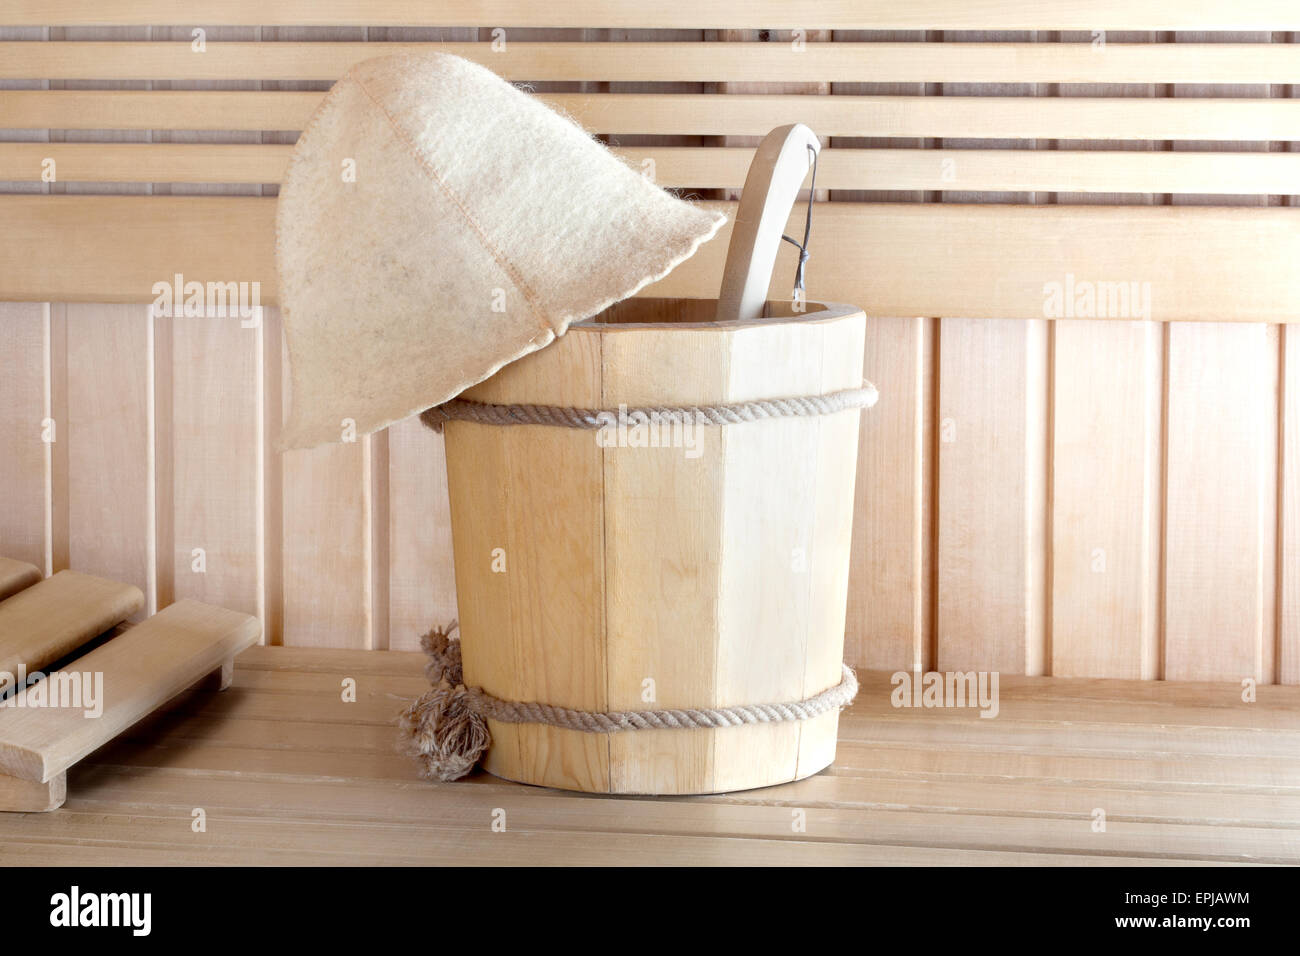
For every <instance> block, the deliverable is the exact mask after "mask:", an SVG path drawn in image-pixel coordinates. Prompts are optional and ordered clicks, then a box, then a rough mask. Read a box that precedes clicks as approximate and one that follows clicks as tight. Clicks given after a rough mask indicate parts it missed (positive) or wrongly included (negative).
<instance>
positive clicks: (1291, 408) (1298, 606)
mask: <svg viewBox="0 0 1300 956" xmlns="http://www.w3.org/2000/svg"><path fill="white" fill-rule="evenodd" d="M1281 335H1282V350H1283V352H1282V356H1283V358H1282V361H1283V364H1282V368H1283V371H1284V374H1283V375H1282V380H1281V390H1282V401H1281V414H1282V421H1281V429H1282V450H1281V454H1282V466H1281V476H1282V489H1281V498H1280V500H1281V508H1282V520H1281V522H1280V528H1279V530H1278V533H1279V534H1280V535H1281V544H1280V547H1279V549H1278V554H1279V560H1280V573H1279V575H1278V581H1279V594H1278V601H1279V605H1280V614H1279V620H1278V627H1279V634H1278V663H1277V680H1278V682H1279V683H1282V684H1300V335H1297V334H1296V333H1294V332H1292V331H1291V330H1290V329H1289V328H1287V327H1285V326H1284V327H1283V328H1282V330H1281Z"/></svg>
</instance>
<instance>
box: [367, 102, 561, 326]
mask: <svg viewBox="0 0 1300 956" xmlns="http://www.w3.org/2000/svg"><path fill="white" fill-rule="evenodd" d="M353 79H354V80H355V81H356V84H357V86H358V87H360V88H361V92H363V93H365V94H366V96H367V97H368V98H369V100H370V102H372V103H374V104H375V106H376V107H377V108H378V109H379V112H381V113H383V114H384V118H385V119H386V120H388V125H389V126H391V127H392V129H393V132H394V133H395V134H396V135H397V138H398V139H400V140H401V141H402V144H403V145H404V146H406V148H407V150H409V151H410V153H411V155H412V156H413V157H414V158H415V161H416V162H417V163H419V165H420V168H421V169H423V170H424V171H425V172H426V173H428V175H429V178H430V179H432V180H433V181H434V182H435V183H437V184H438V188H439V189H441V190H442V192H443V195H445V196H446V197H447V199H448V201H449V202H451V204H452V205H453V206H455V207H456V208H457V209H458V210H460V214H461V215H462V216H464V217H465V221H466V222H468V223H469V225H470V228H471V229H473V230H474V232H475V234H477V235H478V238H479V242H481V243H482V244H483V248H484V249H485V250H487V253H488V255H490V256H491V257H492V261H493V262H495V263H496V264H497V265H498V266H499V267H500V268H501V270H502V271H503V272H505V274H506V275H507V276H508V277H509V278H510V281H511V282H513V283H514V284H515V288H517V289H518V290H519V292H520V294H521V295H523V297H524V300H525V301H526V302H527V303H528V305H529V306H530V307H531V308H532V310H533V313H534V316H535V317H536V318H537V319H538V320H539V321H540V323H541V326H542V328H543V330H545V331H547V332H554V331H555V330H554V329H552V328H551V326H550V324H549V323H548V322H547V321H546V318H545V316H544V315H543V314H542V309H541V306H540V305H539V303H538V301H537V296H536V295H535V294H534V293H533V290H532V289H530V288H529V287H528V283H526V282H525V281H524V278H523V275H522V274H521V273H520V272H519V270H518V269H517V268H516V267H515V265H514V263H512V262H511V261H510V260H509V259H507V258H506V256H505V254H504V253H503V252H501V250H499V249H498V248H497V247H496V246H495V245H493V244H492V241H491V240H490V239H488V237H487V233H486V232H484V231H483V227H482V226H481V225H480V224H479V222H478V220H477V219H475V218H474V216H473V215H472V214H471V213H470V211H469V209H468V208H467V207H466V206H465V204H464V203H462V202H461V201H460V199H459V198H457V196H456V194H455V193H453V192H452V191H451V188H450V187H449V186H448V185H447V183H446V182H445V181H444V180H443V178H442V176H440V175H439V174H438V170H436V169H435V168H434V166H433V164H432V163H431V162H429V160H428V158H427V157H426V156H425V155H424V154H423V153H422V152H421V151H420V149H419V148H418V147H417V146H416V145H415V143H413V142H411V138H410V137H409V136H407V135H406V131H405V130H403V129H402V128H401V126H399V125H398V123H397V120H396V119H395V118H394V117H393V114H392V113H390V112H389V111H388V108H387V107H386V106H384V104H383V103H381V102H380V101H379V100H378V99H377V98H376V97H375V95H374V94H373V93H371V92H370V90H369V89H368V88H367V87H366V84H365V83H363V82H361V80H360V79H359V78H357V77H353Z"/></svg>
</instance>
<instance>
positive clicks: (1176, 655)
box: [1164, 322, 1277, 680]
mask: <svg viewBox="0 0 1300 956" xmlns="http://www.w3.org/2000/svg"><path fill="white" fill-rule="evenodd" d="M1168 335H1169V370H1168V376H1169V398H1168V401H1169V410H1168V417H1169V431H1168V451H1167V456H1168V477H1167V487H1166V495H1167V516H1166V525H1167V528H1166V539H1165V567H1166V572H1165V574H1166V590H1165V608H1166V610H1165V620H1166V631H1165V649H1164V653H1165V661H1164V677H1165V678H1167V679H1168V680H1240V679H1241V678H1243V677H1255V678H1258V679H1261V680H1271V679H1272V677H1271V674H1270V673H1269V672H1268V669H1271V660H1270V661H1265V655H1264V650H1265V649H1264V643H1265V640H1266V638H1268V639H1271V636H1272V624H1271V621H1270V619H1269V616H1268V614H1267V612H1266V608H1265V596H1264V591H1265V587H1266V573H1267V566H1271V561H1270V559H1269V557H1268V555H1266V553H1265V551H1266V550H1267V548H1268V542H1269V540H1270V539H1271V535H1270V534H1269V533H1268V532H1267V530H1266V528H1265V525H1266V523H1267V522H1271V521H1272V518H1273V514H1272V511H1273V509H1272V501H1271V500H1270V489H1271V488H1272V487H1273V485H1272V482H1271V475H1270V473H1271V471H1272V469H1274V468H1275V467H1276V460H1275V457H1274V456H1275V452H1276V430H1275V429H1276V419H1275V414H1276V407H1277V406H1276V394H1275V391H1276V375H1275V372H1274V370H1275V369H1276V367H1277V363H1276V354H1275V353H1274V352H1273V348H1272V342H1271V337H1270V335H1269V334H1268V330H1267V328H1266V327H1265V326H1263V325H1249V326H1243V325H1230V324H1227V323H1215V324H1207V325H1196V326H1192V325H1189V324H1187V323H1182V322H1175V323H1172V324H1171V325H1170V326H1169V327H1168ZM1268 656H1269V657H1270V658H1271V656H1272V655H1271V654H1270V655H1268ZM1266 668H1267V669H1266Z"/></svg>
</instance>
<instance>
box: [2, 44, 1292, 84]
mask: <svg viewBox="0 0 1300 956" xmlns="http://www.w3.org/2000/svg"><path fill="white" fill-rule="evenodd" d="M379 32H390V33H391V32H398V31H379V30H374V31H371V34H372V35H371V36H370V40H369V42H348V41H333V42H303V41H299V42H294V41H286V40H281V41H278V42H276V43H275V44H274V45H268V44H262V43H257V42H240V41H236V40H222V41H221V42H212V43H210V44H209V45H208V47H207V51H206V52H205V53H204V54H203V55H202V56H196V55H194V51H193V50H192V49H191V46H190V42H189V41H188V39H187V40H186V41H185V42H179V43H176V42H166V41H165V40H161V39H159V38H155V42H152V43H149V44H148V45H142V44H139V43H114V42H95V41H79V42H75V43H68V42H51V43H31V42H26V41H18V42H15V41H9V42H6V41H3V40H0V80H4V79H28V78H32V77H52V78H58V79H61V80H218V81H222V80H225V81H236V80H271V81H294V80H326V81H328V80H337V79H338V78H339V77H340V76H342V75H343V74H344V73H346V72H347V71H348V69H349V68H351V67H352V66H353V65H355V64H356V63H359V62H361V61H362V60H365V59H368V58H370V57H374V56H382V55H386V54H397V53H419V52H433V53H449V54H451V55H453V56H459V57H463V58H465V59H468V60H471V61H473V62H475V63H479V64H481V65H483V66H486V67H487V68H489V69H491V70H493V71H494V72H496V73H498V74H500V75H501V76H503V77H505V78H506V79H509V80H515V81H524V82H527V81H538V80H544V81H556V80H559V81H564V80H570V81H603V82H608V83H665V82H684V83H707V82H711V81H718V82H733V83H757V84H763V85H764V86H765V87H770V86H773V85H778V84H783V83H816V84H822V83H1294V82H1296V81H1297V80H1298V79H1300V53H1297V51H1296V50H1295V49H1294V48H1292V47H1291V46H1289V45H1287V44H1269V43H1199V44H1198V43H1179V44H1177V45H1171V44H1163V43H1149V42H1131V41H1127V40H1125V38H1124V37H1123V36H1120V35H1111V36H1110V37H1109V39H1110V40H1111V41H1112V43H1111V45H1109V46H1107V47H1106V49H1105V55H1099V54H1098V51H1096V50H1095V49H1093V46H1092V43H1091V37H1090V35H1088V34H1085V35H1084V36H1082V37H1081V38H1079V39H1078V40H1076V41H1075V42H1068V43H1054V44H1051V45H1050V46H1049V45H1044V44H1034V43H972V42H963V43H923V42H904V43H893V42H886V41H877V42H869V43H862V42H853V41H852V39H850V38H848V35H847V32H846V31H838V32H837V34H836V37H835V42H834V43H829V42H824V40H825V39H826V38H825V37H824V36H822V35H819V32H818V31H813V33H812V35H808V36H806V37H805V40H806V42H807V44H808V45H807V47H806V48H804V49H803V50H801V51H798V52H797V53H796V52H795V51H794V50H793V49H792V47H791V45H790V41H789V39H787V38H784V37H783V38H782V39H781V40H780V41H778V42H770V41H771V40H773V39H776V38H775V37H769V40H768V41H763V42H756V41H755V40H753V39H750V40H749V42H744V39H745V38H747V37H752V34H754V33H756V32H757V31H750V30H746V31H726V33H727V34H728V37H727V40H728V42H725V43H719V42H708V43H700V42H673V41H672V40H655V41H651V42H638V41H635V40H622V41H620V42H618V43H590V42H564V41H549V42H548V41H539V40H534V39H529V40H527V41H520V42H516V41H515V40H513V39H511V40H510V42H508V43H507V44H506V46H505V48H504V49H501V48H500V47H499V46H496V45H494V44H493V43H491V42H463V41H460V42H458V41H455V40H440V41H435V42H402V41H398V40H389V41H386V42H375V41H376V40H377V39H380V38H379V37H376V36H374V34H375V33H379ZM405 32H407V33H409V32H412V31H410V30H407V31H405ZM428 32H433V33H435V34H439V35H441V36H446V34H448V33H454V32H457V31H428ZM470 32H473V31H470ZM531 33H532V31H530V34H531ZM735 34H743V36H741V37H737V36H735ZM209 39H211V40H215V39H216V37H213V36H211V35H210V36H209ZM917 39H923V38H921V37H918V38H917ZM764 92H775V90H772V89H770V88H769V89H765V90H764ZM787 92H789V91H787Z"/></svg>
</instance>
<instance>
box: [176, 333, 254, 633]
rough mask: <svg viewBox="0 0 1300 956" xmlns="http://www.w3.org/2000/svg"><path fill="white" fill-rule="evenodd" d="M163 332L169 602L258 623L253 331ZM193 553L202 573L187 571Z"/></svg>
mask: <svg viewBox="0 0 1300 956" xmlns="http://www.w3.org/2000/svg"><path fill="white" fill-rule="evenodd" d="M167 321H168V322H169V323H170V325H171V330H172V360H173V363H174V364H173V378H172V381H173V385H172V389H173V390H172V416H173V417H172V428H171V438H172V454H173V466H172V467H173V475H174V492H173V500H174V503H175V517H174V527H173V531H172V535H171V538H172V541H173V542H174V544H173V552H172V553H171V554H168V555H161V556H160V558H161V561H160V563H163V564H171V565H172V568H173V572H174V581H175V596H176V598H177V599H180V598H194V599H196V600H199V601H205V602H208V603H210V604H217V605H220V606H223V607H229V608H232V609H234V610H238V611H243V612H245V613H248V614H255V615H258V616H259V617H263V616H264V609H263V606H262V601H263V592H262V584H263V582H262V578H263V573H262V551H261V547H262V540H261V534H260V530H261V525H262V521H261V511H262V506H263V504H262V501H261V497H260V486H261V483H260V481H259V476H260V474H261V471H262V455H261V446H262V442H261V438H262V435H261V414H262V407H261V405H262V403H261V387H260V386H261V383H260V381H259V379H258V375H259V373H260V372H261V355H260V353H261V332H262V330H261V327H260V326H259V327H258V328H242V327H241V322H240V319H239V318H237V317H227V318H216V317H208V318H176V319H169V320H167ZM196 549H202V552H203V555H202V559H203V565H204V566H205V570H203V571H202V572H199V571H196V570H195V568H196V556H195V555H194V551H195V550H196Z"/></svg>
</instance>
